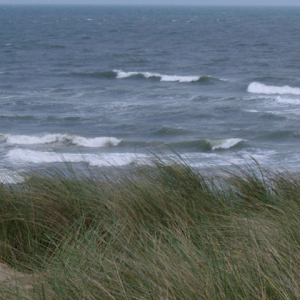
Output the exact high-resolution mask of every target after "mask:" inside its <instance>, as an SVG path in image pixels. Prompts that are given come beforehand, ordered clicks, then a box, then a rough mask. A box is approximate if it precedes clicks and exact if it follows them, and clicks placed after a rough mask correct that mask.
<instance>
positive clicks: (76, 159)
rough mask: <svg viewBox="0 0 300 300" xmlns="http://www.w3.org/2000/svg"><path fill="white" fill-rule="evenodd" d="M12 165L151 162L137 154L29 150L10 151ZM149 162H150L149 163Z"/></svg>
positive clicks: (91, 164)
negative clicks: (59, 152) (60, 152)
mask: <svg viewBox="0 0 300 300" xmlns="http://www.w3.org/2000/svg"><path fill="white" fill-rule="evenodd" d="M5 158H6V159H8V160H9V161H10V162H12V163H23V164H26V163H35V164H43V163H66V162H70V163H88V164H89V165H90V166H92V167H112V166H126V165H130V164H147V163H148V162H150V160H149V156H148V155H146V154H135V153H104V154H101V155H96V154H75V153H63V154H58V153H55V152H47V151H34V150H28V149H13V150H10V151H9V152H8V153H7V155H6V157H5ZM148 160H149V161H148Z"/></svg>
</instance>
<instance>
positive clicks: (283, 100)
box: [276, 96, 300, 105]
mask: <svg viewBox="0 0 300 300" xmlns="http://www.w3.org/2000/svg"><path fill="white" fill-rule="evenodd" d="M276 101H277V102H278V103H284V104H292V105H299V104H300V99H299V98H298V99H292V98H283V97H281V96H278V97H276Z"/></svg>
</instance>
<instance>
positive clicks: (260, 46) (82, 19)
mask: <svg viewBox="0 0 300 300" xmlns="http://www.w3.org/2000/svg"><path fill="white" fill-rule="evenodd" d="M0 28H1V29H0V50H1V60H0V158H1V159H0V168H1V169H2V174H5V172H6V173H7V174H9V173H10V172H15V171H19V170H22V169H24V168H26V167H28V166H30V167H35V166H37V167H40V166H47V165H49V164H51V165H52V164H53V163H55V162H62V161H70V162H74V163H75V164H76V163H82V162H85V163H87V164H89V165H90V166H91V167H103V166H110V165H115V166H126V165H132V164H141V163H145V162H147V160H148V158H149V153H153V152H155V151H156V150H158V151H169V150H171V149H172V150H174V151H176V152H177V153H179V154H182V155H184V156H185V157H186V158H187V159H188V160H189V161H190V162H192V163H193V164H194V165H195V166H199V167H203V166H211V165H218V166H224V165H230V164H232V163H234V164H245V163H247V161H249V160H250V159H251V157H254V158H255V159H257V160H258V161H259V162H260V163H261V164H262V165H266V166H274V167H275V168H278V167H282V166H283V167H286V168H289V167H292V168H293V169H299V166H300V164H299V163H300V153H299V142H300V55H299V49H300V31H299V28H300V8H251V7H248V8H236V7H227V8H224V7H211V8H209V7H193V8H192V7H190V8H187V7H186V8H184V7H177V8H170V7H163V8H158V7H88V6H86V7H84V6H83V7H64V6H61V7H60V6H52V7H51V6H49V7H47V6H0Z"/></svg>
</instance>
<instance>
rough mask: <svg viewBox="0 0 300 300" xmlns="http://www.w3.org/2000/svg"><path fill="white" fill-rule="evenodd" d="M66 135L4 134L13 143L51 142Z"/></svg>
mask: <svg viewBox="0 0 300 300" xmlns="http://www.w3.org/2000/svg"><path fill="white" fill-rule="evenodd" d="M65 137H66V136H64V135H61V134H47V135H44V136H28V135H10V134H7V135H4V138H5V140H6V143H8V144H12V145H34V144H50V143H55V142H58V141H62V140H63V139H64V138H65Z"/></svg>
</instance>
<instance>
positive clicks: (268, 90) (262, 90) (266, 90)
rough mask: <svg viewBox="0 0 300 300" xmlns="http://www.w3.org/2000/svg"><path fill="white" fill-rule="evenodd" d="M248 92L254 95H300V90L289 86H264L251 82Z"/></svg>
mask: <svg viewBox="0 0 300 300" xmlns="http://www.w3.org/2000/svg"><path fill="white" fill-rule="evenodd" d="M248 92H249V93H254V94H268V95H273V94H279V95H285V94H290V95H300V88H297V87H290V86H287V85H286V86H272V85H265V84H262V83H259V82H252V83H250V84H249V86H248Z"/></svg>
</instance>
